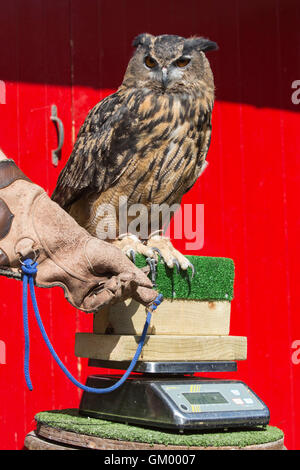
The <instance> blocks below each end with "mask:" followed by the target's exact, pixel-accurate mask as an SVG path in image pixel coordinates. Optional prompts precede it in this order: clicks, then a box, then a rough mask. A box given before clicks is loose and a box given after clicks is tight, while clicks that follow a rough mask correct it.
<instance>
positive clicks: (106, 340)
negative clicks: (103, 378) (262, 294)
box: [75, 333, 247, 361]
mask: <svg viewBox="0 0 300 470" xmlns="http://www.w3.org/2000/svg"><path fill="white" fill-rule="evenodd" d="M138 341H139V336H131V335H130V336H129V335H127V336H126V335H124V336H120V335H100V334H93V333H77V334H76V342H75V355H76V356H77V357H87V358H90V359H101V360H111V361H131V359H132V358H133V356H134V354H135V351H136V348H137V345H138ZM246 358H247V338H246V337H243V336H175V335H173V336H169V335H148V336H147V337H146V341H145V344H144V347H143V350H142V353H141V356H140V360H142V361H218V360H224V361H225V360H228V361H235V360H236V361H242V360H245V359H246Z"/></svg>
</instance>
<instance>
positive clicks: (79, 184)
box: [51, 92, 134, 209]
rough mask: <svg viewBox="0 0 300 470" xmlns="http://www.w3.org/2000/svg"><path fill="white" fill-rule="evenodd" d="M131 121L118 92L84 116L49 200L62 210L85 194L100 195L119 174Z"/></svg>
mask: <svg viewBox="0 0 300 470" xmlns="http://www.w3.org/2000/svg"><path fill="white" fill-rule="evenodd" d="M133 122H134V118H133V117H132V116H131V115H130V111H129V110H128V107H127V106H126V103H123V102H122V99H121V98H120V96H119V94H118V92H117V93H114V94H113V95H110V96H108V97H107V98H105V99H104V100H102V101H100V103H98V104H97V105H96V106H95V107H94V108H93V109H92V110H91V111H90V112H89V114H88V115H87V117H86V119H85V121H84V123H83V125H82V127H81V129H80V131H79V133H78V136H77V139H76V142H75V144H74V148H73V151H72V153H71V155H70V157H69V159H68V161H67V163H66V165H65V167H64V168H63V170H62V171H61V173H60V175H59V177H58V180H57V184H56V188H55V189H54V191H53V194H52V196H51V198H52V199H53V200H54V201H55V202H57V203H58V204H59V205H60V206H61V207H63V208H64V209H68V208H69V207H70V205H71V204H72V203H73V202H75V201H76V200H77V199H79V198H80V197H82V196H83V194H86V193H92V192H93V193H95V192H101V191H103V190H104V189H106V188H108V187H109V186H111V184H113V182H114V181H116V179H118V177H119V175H120V174H121V173H122V168H124V166H125V165H126V159H128V155H127V154H128V152H126V151H127V150H128V149H127V148H126V145H128V142H129V140H128V138H129V137H130V135H131V130H132V129H131V128H132V123H133Z"/></svg>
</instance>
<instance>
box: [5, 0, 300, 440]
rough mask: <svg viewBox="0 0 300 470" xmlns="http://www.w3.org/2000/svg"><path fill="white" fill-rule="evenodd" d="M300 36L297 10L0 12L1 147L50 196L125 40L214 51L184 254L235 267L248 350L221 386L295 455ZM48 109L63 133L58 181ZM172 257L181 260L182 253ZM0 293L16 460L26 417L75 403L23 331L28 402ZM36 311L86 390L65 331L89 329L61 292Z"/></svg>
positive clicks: (45, 6) (266, 2) (15, 319)
mask: <svg viewBox="0 0 300 470" xmlns="http://www.w3.org/2000/svg"><path fill="white" fill-rule="evenodd" d="M299 24H300V7H299V2H298V1H296V0H253V1H252V2H245V1H242V0H240V1H239V0H228V1H227V2H222V1H221V0H212V1H210V2H206V1H203V0H187V1H186V2H181V1H180V0H165V1H164V2H161V1H158V0H152V2H146V1H140V0H139V1H137V0H123V1H115V2H111V1H109V0H98V1H97V0H94V1H93V0H89V2H84V1H82V0H72V1H71V0H59V1H58V0H43V1H42V2H41V1H40V0H26V1H24V0H10V1H9V2H7V0H0V81H1V82H2V83H1V87H0V123H1V125H0V146H1V147H2V149H3V150H4V151H5V152H6V153H7V154H8V155H9V156H10V157H12V158H14V159H15V160H16V162H17V163H18V164H19V165H20V166H21V168H22V169H23V171H25V172H26V173H27V175H28V176H29V177H30V178H32V179H33V180H34V181H36V182H37V183H39V184H40V185H42V186H43V187H44V188H45V189H46V190H47V191H48V192H49V194H50V193H51V192H52V190H53V188H54V186H55V182H56V178H57V176H58V173H59V171H60V170H61V168H62V167H63V165H64V163H65V162H66V160H67V158H68V156H69V154H70V151H71V149H72V145H73V143H74V139H75V137H76V134H77V132H78V129H79V127H80V125H81V123H82V122H83V120H84V118H85V116H86V114H87V112H88V111H89V109H90V108H91V107H92V106H93V105H94V104H96V103H97V102H98V101H99V100H100V99H102V98H103V97H104V96H105V95H106V94H108V93H110V92H112V91H113V90H114V89H115V88H117V86H118V85H119V84H120V82H121V79H122V76H123V73H124V70H125V67H126V64H127V62H128V59H129V57H130V54H131V41H132V38H133V37H134V36H135V35H136V34H138V33H140V32H144V31H147V32H151V33H152V34H163V33H169V34H180V35H183V36H188V35H196V34H198V35H203V36H207V37H210V38H211V39H213V40H215V41H217V42H218V44H219V46H220V50H219V51H218V52H213V53H211V54H210V55H209V59H210V61H211V65H212V69H213V71H214V75H215V81H216V96H217V101H216V104H215V108H214V113H213V136H212V144H211V149H210V151H209V155H208V161H209V167H208V169H207V170H206V172H205V173H204V175H203V176H202V177H201V179H200V180H199V182H198V183H197V184H196V185H195V186H194V187H193V188H192V190H191V191H190V192H189V193H188V194H187V195H186V196H185V198H184V201H183V202H185V203H193V204H196V203H198V204H200V203H203V204H204V205H205V243H204V247H203V249H202V250H201V251H200V252H197V253H191V254H199V255H211V256H226V257H231V258H233V259H234V261H235V264H236V281H235V299H234V301H233V303H232V319H231V331H230V333H231V334H233V335H245V336H247V337H248V360H247V361H246V362H244V363H239V365H238V372H236V373H233V374H230V376H231V377H233V378H239V379H242V380H244V381H246V382H247V383H248V384H249V385H250V386H251V387H252V388H253V389H254V390H255V391H256V392H257V393H258V395H259V396H261V398H262V399H263V400H264V401H265V402H266V403H267V405H268V406H269V408H270V411H271V424H272V425H275V426H278V427H280V428H281V429H283V430H284V432H285V440H286V445H287V447H288V448H289V449H297V448H298V449H299V448H300V434H299V421H300V405H299V401H298V400H297V391H298V390H299V386H300V354H298V353H297V351H298V349H299V351H300V342H298V343H297V340H299V341H300V328H299V327H300V320H299V313H300V312H299V307H298V305H299V301H298V290H297V287H299V275H298V270H299V249H298V245H299V243H298V241H299V209H298V205H299V184H300V180H299V154H300V136H299V128H300V117H299V109H300V104H297V101H299V98H300V93H298V95H297V93H295V92H296V91H297V90H295V89H293V88H292V84H293V82H295V81H296V80H300V63H299V54H300V40H299V39H300V34H299ZM294 86H295V85H294ZM298 87H299V85H298ZM293 93H295V94H294V103H293V101H292V94H293ZM297 97H298V99H297ZM51 104H56V105H57V107H58V115H59V117H60V118H61V119H62V120H63V123H64V126H65V144H64V147H63V152H62V160H61V162H60V163H59V165H58V167H57V168H55V167H54V166H53V165H52V163H51V150H52V149H53V148H55V147H56V145H57V137H56V132H55V128H54V125H53V123H52V122H51V121H50V107H51ZM176 246H177V247H178V248H180V249H182V250H183V251H184V248H185V240H183V241H181V242H179V241H176ZM0 281H1V282H0V293H1V301H0V325H1V326H0V341H1V351H2V354H1V355H2V357H1V358H0V385H1V386H0V448H1V449H21V448H22V446H23V442H24V437H25V435H26V433H27V432H29V431H30V430H32V429H33V428H34V414H35V413H36V412H38V411H42V410H46V409H54V408H63V407H76V406H78V403H79V399H80V395H81V392H80V391H78V390H77V389H75V388H74V387H73V386H72V385H70V384H69V382H68V381H67V379H66V378H65V377H64V376H63V374H62V372H61V371H60V370H59V369H58V368H57V366H56V364H55V363H53V361H52V360H51V359H50V357H49V354H48V352H47V350H46V347H45V345H44V344H43V342H42V340H41V337H40V334H39V333H38V331H37V327H36V325H35V324H34V323H33V322H31V337H32V347H31V354H32V360H31V366H32V380H33V384H34V391H33V392H28V391H27V389H26V387H25V383H24V377H23V336H22V315H21V284H20V283H18V282H17V281H12V280H6V279H1V280H0ZM38 301H39V305H40V310H41V312H42V316H43V318H44V321H45V327H46V329H47V331H48V332H49V335H50V337H51V338H52V339H53V343H54V346H55V348H56V349H57V351H58V352H59V354H60V356H61V357H62V359H63V360H64V362H65V363H66V364H67V366H68V367H69V368H70V369H71V371H72V372H73V374H75V375H76V376H77V377H78V378H79V380H81V381H83V382H84V381H85V378H86V375H87V374H88V372H89V371H90V369H89V368H88V367H87V362H86V361H85V360H81V359H77V358H75V356H74V340H75V331H90V330H91V328H92V316H91V315H86V314H84V313H82V312H79V311H76V310H74V309H73V308H72V307H70V306H69V304H67V302H66V301H65V300H64V298H63V294H62V292H61V291H60V289H59V288H56V289H52V290H48V291H47V290H41V289H40V290H38ZM3 346H5V347H4V348H3ZM297 348H298V349H297ZM3 349H4V350H5V351H4V352H5V355H3ZM4 356H5V357H4ZM4 359H5V360H4ZM3 362H5V364H3ZM298 362H299V364H298ZM218 376H220V374H218Z"/></svg>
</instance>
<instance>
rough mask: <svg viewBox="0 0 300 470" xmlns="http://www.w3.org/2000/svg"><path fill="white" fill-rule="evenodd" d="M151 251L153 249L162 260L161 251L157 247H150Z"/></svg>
mask: <svg viewBox="0 0 300 470" xmlns="http://www.w3.org/2000/svg"><path fill="white" fill-rule="evenodd" d="M152 251H155V253H157V254H158V256H159V257H160V259H161V260H163V261H164V257H163V255H162V252H161V251H160V249H159V248H156V247H152Z"/></svg>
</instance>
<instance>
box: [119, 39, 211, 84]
mask: <svg viewBox="0 0 300 470" xmlns="http://www.w3.org/2000/svg"><path fill="white" fill-rule="evenodd" d="M133 46H134V47H135V48H136V50H135V53H134V55H133V57H132V58H131V60H130V61H129V64H128V67H127V70H126V73H125V76H124V81H123V85H125V86H131V87H136V88H146V89H150V90H151V89H152V90H156V91H158V92H161V93H165V92H181V91H182V92H184V91H190V90H191V89H196V90H197V89H198V88H199V86H200V85H201V83H202V84H203V83H206V84H207V85H210V86H212V87H213V75H212V72H211V69H210V65H209V62H208V60H207V58H206V56H205V52H207V51H211V50H216V49H218V46H217V44H216V43H215V42H213V41H210V40H209V39H205V38H202V37H191V38H187V39H186V38H183V37H181V36H173V35H167V34H165V35H162V36H152V35H151V34H148V33H143V34H140V35H139V36H137V37H136V38H135V39H134V41H133Z"/></svg>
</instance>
